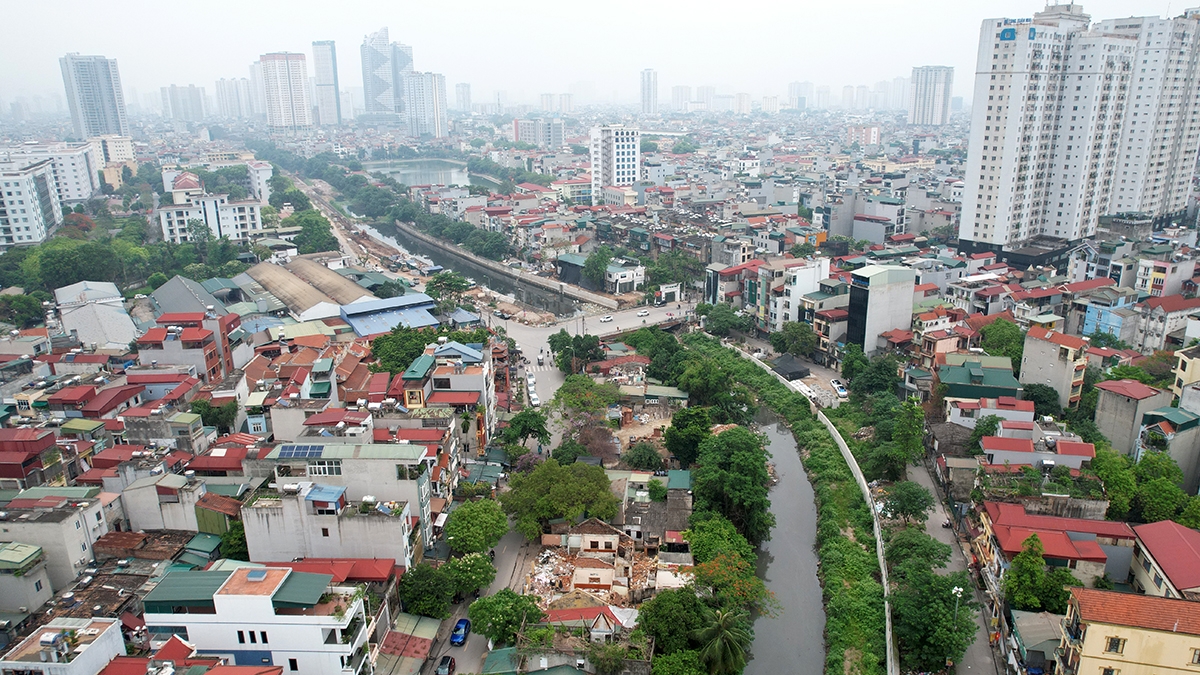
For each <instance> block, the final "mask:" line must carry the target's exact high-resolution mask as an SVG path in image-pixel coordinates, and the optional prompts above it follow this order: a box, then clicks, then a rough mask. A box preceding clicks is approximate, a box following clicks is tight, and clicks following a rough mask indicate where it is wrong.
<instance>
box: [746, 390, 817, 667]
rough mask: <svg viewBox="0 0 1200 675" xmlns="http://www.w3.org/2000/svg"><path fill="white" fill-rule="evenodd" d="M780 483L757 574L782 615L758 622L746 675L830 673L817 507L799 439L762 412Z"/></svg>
mask: <svg viewBox="0 0 1200 675" xmlns="http://www.w3.org/2000/svg"><path fill="white" fill-rule="evenodd" d="M755 421H756V422H757V423H758V426H759V428H760V429H761V430H762V432H763V433H765V434H766V436H767V444H768V449H769V450H770V451H771V455H772V461H773V462H774V463H775V473H776V476H778V478H779V482H778V483H777V484H776V485H775V487H774V488H773V489H772V490H771V512H772V513H774V514H775V531H774V532H773V533H772V534H771V539H770V540H769V541H766V542H764V543H763V545H762V546H761V547H760V549H759V553H758V574H759V576H760V577H762V578H763V580H764V581H765V582H766V584H767V588H768V589H770V590H771V592H772V593H774V594H775V599H776V600H778V601H779V606H780V611H779V615H778V616H775V617H769V616H759V617H757V618H756V619H755V620H754V644H753V645H751V648H750V652H751V660H750V662H749V663H748V664H747V666H746V675H776V674H777V673H822V672H824V671H825V610H824V607H823V605H822V603H821V583H820V581H819V580H818V579H817V552H816V548H815V547H816V541H817V506H816V502H815V501H814V494H813V489H812V484H811V483H809V482H808V475H807V474H806V473H805V472H804V466H803V465H802V464H801V463H800V453H799V452H798V451H797V447H796V439H795V437H794V436H792V432H791V431H790V430H789V429H788V428H787V427H786V426H784V425H783V424H781V423H780V421H779V418H778V417H776V416H775V415H773V414H771V413H769V412H765V411H764V412H760V413H759V415H758V416H757V417H756V419H755Z"/></svg>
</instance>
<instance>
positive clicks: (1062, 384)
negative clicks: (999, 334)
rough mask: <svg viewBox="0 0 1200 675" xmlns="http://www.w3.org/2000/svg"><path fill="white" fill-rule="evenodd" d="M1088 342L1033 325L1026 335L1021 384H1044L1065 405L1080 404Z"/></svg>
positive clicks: (1086, 362)
mask: <svg viewBox="0 0 1200 675" xmlns="http://www.w3.org/2000/svg"><path fill="white" fill-rule="evenodd" d="M1087 348H1088V343H1087V341H1086V340H1084V339H1083V338H1079V337H1075V336H1074V335H1066V334H1064V333H1059V332H1057V331H1052V330H1046V329H1045V328H1039V327H1037V326H1034V327H1032V328H1030V329H1029V332H1028V333H1026V334H1025V351H1024V352H1023V353H1022V355H1021V378H1020V380H1021V384H1024V385H1030V384H1044V385H1046V386H1048V387H1050V388H1051V389H1053V390H1054V391H1056V392H1058V402H1059V404H1060V405H1062V406H1063V407H1064V408H1074V407H1075V406H1077V405H1079V397H1080V396H1081V395H1082V391H1083V374H1084V372H1085V371H1087V364H1088V360H1087Z"/></svg>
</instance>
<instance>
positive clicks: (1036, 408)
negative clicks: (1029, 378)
mask: <svg viewBox="0 0 1200 675" xmlns="http://www.w3.org/2000/svg"><path fill="white" fill-rule="evenodd" d="M1024 399H1025V400H1026V401H1033V414H1035V415H1037V416H1038V417H1041V416H1043V415H1050V416H1053V417H1057V416H1059V415H1061V414H1062V406H1061V405H1059V401H1058V392H1057V391H1055V390H1054V388H1052V387H1050V386H1047V385H1044V384H1027V385H1025V394H1024Z"/></svg>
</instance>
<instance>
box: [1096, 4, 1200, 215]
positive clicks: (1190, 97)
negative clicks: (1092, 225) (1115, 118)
mask: <svg viewBox="0 0 1200 675" xmlns="http://www.w3.org/2000/svg"><path fill="white" fill-rule="evenodd" d="M1094 28H1095V30H1097V31H1100V32H1106V33H1115V34H1118V35H1128V36H1131V37H1133V38H1134V39H1136V40H1137V51H1136V52H1134V59H1133V63H1134V66H1133V68H1134V77H1136V78H1137V81H1136V82H1134V80H1133V79H1132V78H1130V82H1129V95H1128V96H1127V102H1126V104H1125V125H1124V128H1123V129H1122V130H1121V146H1120V149H1119V150H1118V151H1117V154H1118V156H1119V158H1120V162H1119V163H1118V165H1117V166H1116V167H1115V172H1114V174H1113V186H1112V201H1111V203H1110V206H1109V213H1125V212H1130V211H1136V212H1140V213H1148V214H1150V215H1152V216H1153V217H1154V218H1155V219H1156V220H1157V221H1159V222H1161V223H1163V224H1166V223H1168V222H1170V221H1171V220H1173V219H1175V218H1178V217H1179V216H1181V215H1183V212H1184V211H1185V210H1186V208H1187V200H1188V190H1189V186H1190V185H1191V178H1192V173H1193V168H1194V167H1195V166H1196V159H1197V155H1196V153H1197V146H1198V145H1200V98H1198V97H1200V40H1198V39H1197V38H1198V36H1197V31H1198V30H1200V10H1196V9H1189V10H1187V12H1186V13H1185V15H1184V16H1181V17H1176V18H1173V19H1160V18H1158V17H1137V18H1129V19H1108V20H1105V21H1100V22H1098V23H1097V24H1096V26H1095V27H1094ZM1143 69H1144V70H1145V73H1144V74H1143V73H1142V72H1141V71H1142V70H1143ZM1135 85H1136V87H1137V89H1136V90H1135V89H1134V86H1135ZM1143 87H1144V89H1143ZM1127 163H1128V166H1126V164H1127Z"/></svg>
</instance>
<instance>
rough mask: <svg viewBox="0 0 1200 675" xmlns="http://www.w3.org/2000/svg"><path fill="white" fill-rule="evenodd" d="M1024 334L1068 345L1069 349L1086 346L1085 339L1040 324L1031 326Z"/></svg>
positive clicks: (1084, 347) (1036, 338)
mask: <svg viewBox="0 0 1200 675" xmlns="http://www.w3.org/2000/svg"><path fill="white" fill-rule="evenodd" d="M1025 335H1026V337H1031V338H1033V339H1035V340H1044V341H1046V342H1053V343H1054V344H1057V345H1062V346H1064V347H1070V348H1071V349H1086V348H1087V346H1088V343H1087V340H1084V339H1083V338H1080V337H1075V336H1074V335H1066V334H1064V333H1059V332H1058V331H1053V330H1046V329H1045V328H1042V327H1040V326H1033V327H1032V328H1030V329H1029V331H1028V332H1027V333H1026V334H1025Z"/></svg>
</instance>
